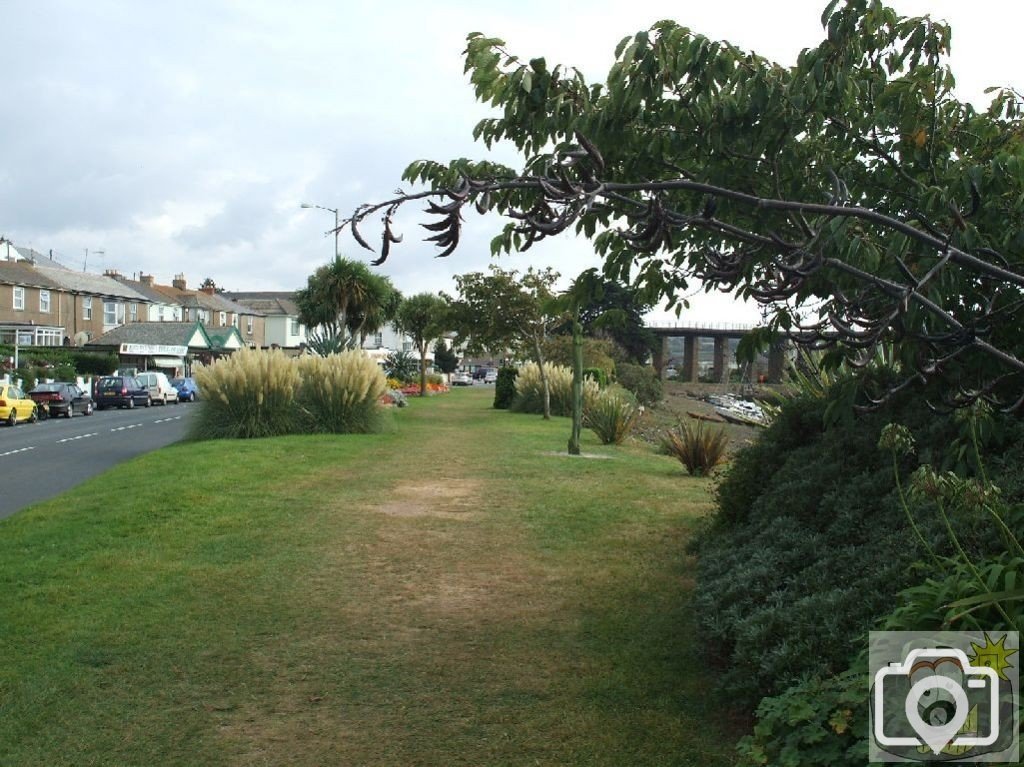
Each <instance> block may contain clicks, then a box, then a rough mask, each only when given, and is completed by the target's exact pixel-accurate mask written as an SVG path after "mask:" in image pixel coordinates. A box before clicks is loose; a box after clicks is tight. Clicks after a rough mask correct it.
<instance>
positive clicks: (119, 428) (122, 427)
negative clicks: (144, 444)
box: [111, 423, 142, 431]
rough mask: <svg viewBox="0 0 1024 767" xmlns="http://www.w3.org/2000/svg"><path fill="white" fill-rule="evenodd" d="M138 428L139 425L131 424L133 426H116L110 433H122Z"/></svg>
mask: <svg viewBox="0 0 1024 767" xmlns="http://www.w3.org/2000/svg"><path fill="white" fill-rule="evenodd" d="M140 426H142V424H141V423H133V424H130V425H129V426H118V427H117V428H116V429H111V431H124V430H125V429H137V428H139V427H140Z"/></svg>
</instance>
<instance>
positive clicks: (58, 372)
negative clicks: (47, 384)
mask: <svg viewBox="0 0 1024 767" xmlns="http://www.w3.org/2000/svg"><path fill="white" fill-rule="evenodd" d="M77 375H78V374H77V372H76V371H75V368H74V366H72V365H58V366H57V367H55V368H54V369H53V378H54V380H56V381H74V380H75V378H76V377H77Z"/></svg>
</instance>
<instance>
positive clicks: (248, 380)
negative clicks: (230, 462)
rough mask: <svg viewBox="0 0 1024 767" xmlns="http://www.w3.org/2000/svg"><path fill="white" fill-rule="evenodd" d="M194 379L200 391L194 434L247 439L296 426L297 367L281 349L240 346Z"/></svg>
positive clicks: (214, 437)
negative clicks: (201, 397)
mask: <svg viewBox="0 0 1024 767" xmlns="http://www.w3.org/2000/svg"><path fill="white" fill-rule="evenodd" d="M195 378H196V383H197V384H198V385H199V389H200V391H202V393H203V400H202V409H201V412H200V414H199V418H197V419H196V421H195V427H194V432H193V435H194V436H195V437H196V438H198V439H217V438H224V437H228V438H239V439H249V438H253V437H273V436H277V435H279V434H291V433H294V432H295V431H296V430H297V426H298V424H297V421H298V418H297V410H296V407H295V396H296V394H297V392H298V389H299V383H300V379H299V370H298V367H297V366H296V365H295V361H294V360H292V359H290V358H288V357H287V356H285V354H284V352H281V351H279V350H272V351H257V350H252V349H242V350H241V351H237V352H235V353H234V354H232V355H231V356H230V357H226V358H224V359H220V360H218V361H216V362H215V363H213V364H212V365H210V366H208V367H204V368H200V369H199V370H197V371H196V373H195Z"/></svg>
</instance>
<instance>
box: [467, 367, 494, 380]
mask: <svg viewBox="0 0 1024 767" xmlns="http://www.w3.org/2000/svg"><path fill="white" fill-rule="evenodd" d="M491 370H493V371H494V375H495V376H497V375H498V369H497V368H477V369H476V370H474V371H473V380H474V381H485V380H486V379H487V373H488V372H489V371H491Z"/></svg>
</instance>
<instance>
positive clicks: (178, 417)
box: [153, 415, 181, 423]
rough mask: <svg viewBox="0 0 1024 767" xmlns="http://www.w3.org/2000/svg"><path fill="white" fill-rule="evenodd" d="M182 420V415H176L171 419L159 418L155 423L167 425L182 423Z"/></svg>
mask: <svg viewBox="0 0 1024 767" xmlns="http://www.w3.org/2000/svg"><path fill="white" fill-rule="evenodd" d="M180 420H181V416H180V415H175V416H171V417H170V418H157V419H156V420H155V421H153V423H167V422H168V421H180Z"/></svg>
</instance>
